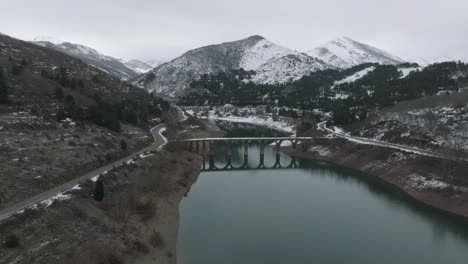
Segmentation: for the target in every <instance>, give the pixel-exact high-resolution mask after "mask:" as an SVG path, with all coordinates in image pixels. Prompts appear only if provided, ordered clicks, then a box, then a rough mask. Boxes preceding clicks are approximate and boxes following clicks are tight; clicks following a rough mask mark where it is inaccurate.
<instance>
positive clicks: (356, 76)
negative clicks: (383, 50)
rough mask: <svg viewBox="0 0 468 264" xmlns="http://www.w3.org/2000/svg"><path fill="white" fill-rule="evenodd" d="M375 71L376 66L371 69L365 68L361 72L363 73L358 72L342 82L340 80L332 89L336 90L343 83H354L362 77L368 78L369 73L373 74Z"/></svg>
mask: <svg viewBox="0 0 468 264" xmlns="http://www.w3.org/2000/svg"><path fill="white" fill-rule="evenodd" d="M374 70H375V66H371V67H369V68H365V69H364V70H361V71H358V72H356V73H354V74H353V75H350V76H348V77H346V78H344V79H342V80H339V81H336V82H335V83H334V84H333V86H332V88H334V87H335V86H337V85H340V84H343V83H352V82H355V81H357V80H359V79H361V78H362V77H364V76H366V75H367V74H368V73H369V72H372V71H374Z"/></svg>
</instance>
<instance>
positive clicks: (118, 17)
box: [0, 0, 468, 60]
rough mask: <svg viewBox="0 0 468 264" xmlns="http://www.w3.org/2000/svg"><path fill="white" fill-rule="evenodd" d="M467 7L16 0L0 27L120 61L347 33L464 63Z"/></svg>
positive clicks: (451, 3) (461, 1) (434, 1)
mask: <svg viewBox="0 0 468 264" xmlns="http://www.w3.org/2000/svg"><path fill="white" fill-rule="evenodd" d="M467 11H468V1H466V0H444V1H441V0H392V1H378V0H352V1H351V0H328V1H323V0H321V1H316V0H288V1H271V0H237V1H224V0H198V1H193V0H185V1H182V0H167V1H166V0H165V1H161V0H156V1H151V0H140V1H130V0H126V1H124V0H99V1H95V0H79V1H64V0H49V1H36V0H16V1H10V2H9V3H8V4H3V5H2V14H1V16H0V32H4V33H5V34H9V35H12V36H15V37H18V38H22V39H32V38H34V37H35V36H38V35H48V36H54V37H56V38H59V39H62V40H67V41H71V42H76V43H82V44H85V45H88V46H91V47H94V48H96V49H98V50H99V51H101V52H103V53H105V54H108V55H112V56H115V57H122V58H126V59H129V58H139V59H151V58H164V59H170V58H173V57H176V56H178V55H180V54H181V53H183V52H185V51H187V50H189V49H192V48H196V47H199V46H202V45H208V44H213V43H219V42H225V41H230V40H236V39H240V38H244V37H247V36H249V35H253V34H259V35H262V36H264V37H266V38H268V39H269V40H271V41H273V42H275V43H278V44H281V45H284V46H287V47H290V48H292V49H296V50H301V51H305V50H309V49H312V48H313V47H315V46H317V45H320V44H322V43H324V42H327V41H328V40H330V39H332V38H334V37H337V36H341V35H346V36H349V37H351V38H353V39H356V40H358V41H362V42H365V43H368V44H371V45H375V46H377V47H379V48H382V49H385V50H387V51H389V52H392V53H394V54H396V55H399V56H401V57H403V58H413V57H421V56H423V57H442V56H449V57H456V58H462V59H465V60H467V59H468V51H467V50H468V16H467V15H466V13H467Z"/></svg>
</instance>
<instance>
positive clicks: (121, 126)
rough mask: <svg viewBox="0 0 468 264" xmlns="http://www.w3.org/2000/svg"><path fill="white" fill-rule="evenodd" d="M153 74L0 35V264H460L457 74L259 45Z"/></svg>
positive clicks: (459, 65)
mask: <svg viewBox="0 0 468 264" xmlns="http://www.w3.org/2000/svg"><path fill="white" fill-rule="evenodd" d="M205 44H206V43H205ZM171 45H172V43H171ZM311 46H312V45H311ZM310 48H312V49H310ZM136 57H139V58H142V57H141V56H136ZM154 58H155V57H150V56H147V58H145V59H128V60H127V59H118V58H117V57H112V56H108V55H104V54H103V53H101V52H99V51H98V50H97V49H95V48H92V47H90V46H86V45H82V44H78V43H72V42H68V41H61V40H57V39H54V38H50V37H38V38H35V39H34V40H32V41H23V40H20V39H17V38H14V37H10V36H7V35H3V34H0V152H1V155H0V164H1V166H0V263H8V264H22V263H24V264H29V263H44V264H45V263H57V264H58V263H64V264H73V263H76V264H78V263H90V264H123V263H135V264H136V263H142V264H147V263H148V264H149V263H187V264H193V263H219V262H226V263H262V262H268V263H284V262H293V263H310V262H311V261H312V262H314V261H315V262H323V263H348V262H353V261H355V262H359V263H365V262H369V261H370V262H384V263H414V262H418V261H424V262H426V263H440V262H443V261H446V262H447V263H463V261H464V259H465V258H466V254H465V251H466V250H465V249H466V246H467V245H468V244H467V241H468V240H467V234H466V232H465V229H466V226H467V221H468V220H467V219H468V203H467V202H468V178H467V173H468V133H467V131H468V64H466V63H465V62H463V61H462V60H449V61H439V62H436V63H432V64H423V63H421V64H418V63H416V62H413V61H411V60H407V59H403V58H400V57H399V56H397V55H394V54H391V53H390V52H387V51H384V50H382V49H380V48H377V47H374V46H371V45H368V44H365V43H362V42H358V41H356V40H353V39H351V38H349V37H337V38H334V39H332V40H331V41H328V42H326V43H325V44H323V45H319V46H316V47H315V48H314V47H313V46H312V47H309V48H308V49H306V50H304V51H297V50H294V49H291V48H289V47H286V46H283V45H279V44H276V43H274V42H273V41H270V40H268V39H266V38H265V37H263V36H260V35H252V36H249V37H247V38H242V39H239V40H234V41H229V42H222V43H219V44H211V45H204V46H201V47H199V48H194V49H191V50H188V51H186V52H185V53H183V54H182V55H180V56H178V57H175V58H174V59H172V60H160V59H154ZM235 137H238V138H236V140H237V141H235V142H234V141H232V139H231V141H232V142H231V141H230V140H229V138H235ZM277 137H281V138H280V139H278V138H277ZM275 138H276V139H275ZM197 139H198V141H197ZM276 141H278V142H276ZM192 142H196V143H192ZM200 142H201V143H200ZM226 164H227V165H226ZM218 166H219V168H218ZM223 168H224V169H223ZM230 222H232V224H229V223H230ZM382 226H385V227H386V228H382ZM201 238H203V239H201ZM369 249H372V250H371V251H372V254H369V252H370V251H369ZM390 249H391V250H390ZM388 252H393V253H392V254H391V255H389V254H388Z"/></svg>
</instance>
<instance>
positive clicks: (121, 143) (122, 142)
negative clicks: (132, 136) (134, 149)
mask: <svg viewBox="0 0 468 264" xmlns="http://www.w3.org/2000/svg"><path fill="white" fill-rule="evenodd" d="M120 148H121V149H122V150H123V151H125V150H127V142H125V140H123V139H122V140H120Z"/></svg>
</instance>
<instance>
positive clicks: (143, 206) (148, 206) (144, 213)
mask: <svg viewBox="0 0 468 264" xmlns="http://www.w3.org/2000/svg"><path fill="white" fill-rule="evenodd" d="M135 212H136V213H137V214H138V215H140V216H141V220H142V221H148V220H150V219H152V218H153V217H154V216H155V215H156V206H155V205H154V203H153V201H152V200H151V199H140V200H139V201H138V202H137V204H136V205H135Z"/></svg>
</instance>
